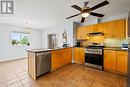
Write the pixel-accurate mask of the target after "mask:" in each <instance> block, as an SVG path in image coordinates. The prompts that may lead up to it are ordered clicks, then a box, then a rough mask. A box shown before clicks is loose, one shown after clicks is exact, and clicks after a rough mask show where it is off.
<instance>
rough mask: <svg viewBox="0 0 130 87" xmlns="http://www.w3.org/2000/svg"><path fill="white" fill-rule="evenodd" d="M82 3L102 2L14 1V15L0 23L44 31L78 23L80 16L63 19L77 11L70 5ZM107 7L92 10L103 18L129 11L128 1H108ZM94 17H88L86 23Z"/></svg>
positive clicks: (77, 0)
mask: <svg viewBox="0 0 130 87" xmlns="http://www.w3.org/2000/svg"><path fill="white" fill-rule="evenodd" d="M84 1H89V4H88V6H90V7H93V6H94V5H96V4H98V3H100V2H102V1H104V0H15V14H14V16H11V17H0V23H7V24H13V25H18V26H26V27H31V28H38V29H45V28H48V27H51V26H55V25H57V24H60V23H62V22H65V21H77V22H80V16H78V17H75V18H72V19H69V20H66V19H65V18H66V17H68V16H71V15H73V14H76V13H78V12H79V11H77V10H75V9H73V8H71V7H70V6H71V5H74V4H76V5H79V6H83V2H84ZM108 1H109V2H110V4H109V5H107V6H105V7H102V8H99V9H97V10H94V12H99V13H102V14H105V17H110V16H116V15H118V14H124V13H127V12H128V11H129V10H130V9H129V8H130V0H108ZM95 18H96V17H92V16H90V17H88V18H87V19H86V21H90V20H94V19H95Z"/></svg>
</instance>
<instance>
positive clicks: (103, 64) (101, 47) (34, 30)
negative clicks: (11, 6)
mask: <svg viewBox="0 0 130 87" xmlns="http://www.w3.org/2000/svg"><path fill="white" fill-rule="evenodd" d="M21 2H22V1H21ZM43 2H44V1H43ZM71 2H75V3H74V4H77V5H74V4H73V3H72V4H69V5H68V4H67V2H66V5H68V8H66V9H70V11H72V9H71V7H72V8H74V9H73V10H75V9H76V10H79V11H81V13H80V15H81V17H80V16H79V17H80V18H78V17H77V18H73V19H70V18H72V17H74V16H70V17H67V18H66V19H67V20H66V19H65V21H64V22H59V23H55V24H54V25H53V24H52V26H49V27H48V25H47V24H49V25H50V24H51V23H52V22H53V21H52V20H51V22H48V21H46V22H45V20H46V17H44V20H41V21H40V22H39V23H38V26H34V24H33V23H36V20H35V18H34V16H33V17H31V16H30V17H29V16H28V17H27V15H25V14H23V15H25V18H27V19H28V18H32V19H33V18H34V20H35V21H29V20H28V21H27V20H26V22H25V21H24V23H22V24H21V25H18V23H19V22H18V21H17V25H13V24H11V23H15V24H16V21H13V20H14V19H15V18H14V17H16V16H17V15H18V14H17V12H18V10H16V11H17V12H16V15H15V16H14V17H12V18H10V19H9V18H8V17H7V19H8V22H9V21H11V22H10V24H8V23H7V22H6V21H7V20H6V18H5V19H4V18H3V20H4V21H3V23H0V28H1V33H0V35H1V37H0V38H1V40H2V41H1V43H2V45H1V46H0V48H1V49H2V50H1V57H0V70H1V72H0V87H129V74H130V71H129V70H130V69H129V68H130V66H129V64H130V62H129V61H130V60H129V49H128V48H129V46H130V36H129V35H130V34H129V28H130V27H129V26H130V24H129V23H130V22H129V17H130V13H129V8H128V7H129V5H128V7H127V3H128V2H129V1H126V2H124V3H125V4H124V3H123V6H124V8H125V9H127V11H126V10H125V9H123V8H122V12H120V11H119V6H117V7H118V10H117V11H115V14H114V10H110V7H114V6H115V4H116V3H115V1H108V0H102V1H97V3H95V4H94V5H97V4H99V3H105V5H106V6H104V7H102V8H101V9H99V10H97V12H98V11H99V12H100V13H103V14H104V15H102V14H98V13H94V12H91V10H95V9H96V8H97V7H93V8H91V9H90V8H89V4H90V7H92V6H94V5H93V4H91V3H92V2H93V3H94V2H96V1H94V0H93V1H89V3H88V2H86V1H85V2H83V1H71ZM77 2H78V3H77ZM112 2H113V3H114V4H113V3H112ZM122 2H123V1H119V2H118V3H122ZM22 3H23V2H22ZM32 3H34V2H32ZM35 3H36V2H35ZM37 3H39V2H37ZM37 3H36V4H37ZM45 3H49V2H47V1H46V2H45ZM45 3H44V6H45V7H46V6H47V5H45ZM59 3H60V2H59ZM64 3H65V2H64ZM81 3H82V4H81ZM83 3H84V7H83V8H82V10H81V8H80V6H79V5H83ZM129 3H130V2H129ZM16 4H18V1H16ZM78 4H79V5H78ZM26 5H28V4H27V3H26V4H25V7H28V6H26ZM38 5H39V7H40V5H41V6H43V4H42V3H39V4H38ZM63 5H64V4H63ZM102 5H104V4H102ZM125 5H126V6H125ZM44 6H43V7H44ZM48 6H49V7H50V8H48V10H49V9H51V8H55V7H57V6H59V5H57V6H56V5H54V7H53V6H52V7H51V6H50V5H48ZM76 6H79V8H77V7H76ZM87 6H88V7H87ZM98 6H99V5H98ZM123 6H122V7H123ZM34 7H35V6H34ZM39 7H38V8H39ZM99 7H101V6H99ZM36 8H37V7H36ZM61 8H64V7H61ZM107 8H108V11H107V10H106V9H107ZM115 8H116V7H115ZM16 9H18V8H16ZM29 9H30V8H29ZM29 9H26V10H29ZM59 9H60V8H59ZM84 9H85V10H84ZM86 9H87V10H88V11H87V10H86ZM103 9H105V10H103ZM102 10H103V11H102ZM43 11H46V10H45V9H44V8H43ZM58 11H59V10H58ZM60 11H61V12H62V11H63V10H60ZM109 11H112V12H113V13H110V14H111V15H110V14H109ZM123 11H124V12H123ZM23 12H24V11H23ZM33 12H34V11H33ZM38 13H39V12H38ZM46 13H48V14H45V15H46V16H47V15H48V16H49V17H51V16H52V15H50V14H52V13H51V12H50V14H49V12H48V11H47V12H46ZM70 13H76V12H74V11H72V12H70ZM70 13H69V12H66V13H65V14H64V18H65V17H66V15H70ZM85 13H87V14H86V15H88V13H89V15H91V16H88V17H85V18H86V19H84V18H83V16H86V15H85ZM34 14H35V13H34ZM54 14H55V13H54ZM97 14H98V17H92V16H97ZM108 14H109V15H110V16H109V15H108ZM32 15H33V14H32ZM55 15H56V14H55ZM78 15H79V14H78ZM39 16H41V15H39ZM48 16H47V17H48ZM99 16H100V17H99ZM101 16H105V17H101ZM49 17H48V20H49ZM37 18H38V16H37ZM23 19H24V18H23ZM40 19H42V18H40ZM40 19H39V20H40ZM56 19H57V17H56ZM59 19H60V17H59ZM79 19H81V20H79ZM1 20H2V19H1ZM17 20H18V19H17ZM53 20H54V19H53ZM77 20H78V22H77ZM57 21H58V19H57ZM53 23H54V22H53ZM31 24H32V25H31ZM30 26H31V27H30ZM44 26H46V27H44ZM16 36H17V38H16ZM5 53H6V54H5Z"/></svg>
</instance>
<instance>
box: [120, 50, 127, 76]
mask: <svg viewBox="0 0 130 87" xmlns="http://www.w3.org/2000/svg"><path fill="white" fill-rule="evenodd" d="M127 64H128V53H127V52H124V51H118V52H117V72H119V73H124V74H127Z"/></svg>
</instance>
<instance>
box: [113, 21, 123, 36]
mask: <svg viewBox="0 0 130 87" xmlns="http://www.w3.org/2000/svg"><path fill="white" fill-rule="evenodd" d="M114 27H115V31H114V32H115V34H114V37H115V38H126V19H121V20H117V21H115V23H114Z"/></svg>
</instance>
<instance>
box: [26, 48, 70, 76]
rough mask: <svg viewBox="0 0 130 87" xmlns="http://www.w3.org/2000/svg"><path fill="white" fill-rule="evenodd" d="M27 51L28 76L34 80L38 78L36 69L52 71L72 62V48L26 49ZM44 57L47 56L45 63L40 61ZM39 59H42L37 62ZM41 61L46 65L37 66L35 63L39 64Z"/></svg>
mask: <svg viewBox="0 0 130 87" xmlns="http://www.w3.org/2000/svg"><path fill="white" fill-rule="evenodd" d="M27 51H28V74H29V75H30V76H31V77H32V78H33V79H36V78H37V77H38V76H39V70H38V69H40V68H39V67H40V66H41V68H42V69H43V68H45V70H47V71H54V70H56V69H58V68H60V67H63V66H65V65H67V64H70V63H71V62H72V47H66V48H65V47H60V48H55V49H28V50H27ZM42 54H44V55H42ZM38 55H42V56H40V57H38ZM45 55H47V56H46V62H44V61H45V60H44V61H43V60H42V59H43V56H45ZM39 58H42V59H40V60H39V62H38V59H39ZM48 58H50V59H48ZM42 61H43V63H45V64H46V66H44V65H41V64H37V63H41V62H42ZM43 66H44V67H43ZM42 69H41V70H42ZM41 70H40V71H41ZM45 70H44V71H45ZM45 73H47V72H45ZM43 74H44V73H43ZM41 75H42V74H41Z"/></svg>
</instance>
